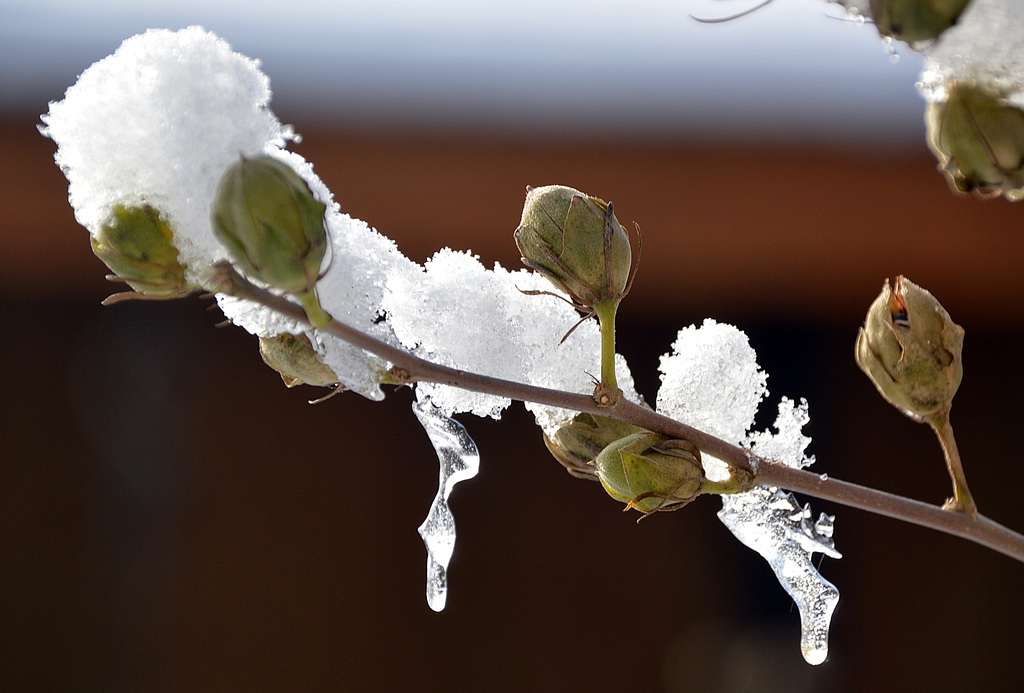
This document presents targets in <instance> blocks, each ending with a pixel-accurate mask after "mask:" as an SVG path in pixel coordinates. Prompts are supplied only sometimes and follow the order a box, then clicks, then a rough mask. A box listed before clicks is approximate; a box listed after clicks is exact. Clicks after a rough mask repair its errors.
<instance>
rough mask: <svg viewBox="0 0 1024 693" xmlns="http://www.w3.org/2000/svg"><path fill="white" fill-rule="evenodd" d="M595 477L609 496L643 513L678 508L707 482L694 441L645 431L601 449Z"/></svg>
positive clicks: (696, 493) (697, 493)
mask: <svg viewBox="0 0 1024 693" xmlns="http://www.w3.org/2000/svg"><path fill="white" fill-rule="evenodd" d="M597 476H598V479H600V481H601V485H602V486H604V490H605V491H607V492H608V495H610V496H611V497H612V498H615V499H616V500H620V501H623V502H624V503H627V506H626V509H627V510H628V509H629V508H636V509H637V510H640V511H641V512H643V513H645V514H650V513H653V512H657V511H659V510H678V509H679V508H681V507H683V506H684V505H686V504H687V503H689V502H690V501H692V500H693V499H694V498H696V497H697V496H698V495H700V492H701V487H702V486H703V485H704V482H705V481H706V479H705V477H704V467H703V466H702V465H701V461H700V450H698V449H697V447H696V446H695V445H694V444H693V443H691V442H689V441H687V440H675V439H672V438H669V437H667V436H663V435H658V434H656V433H648V432H643V433H634V434H633V435H630V436H626V437H625V438H622V439H621V440H617V441H615V442H614V443H611V444H610V445H608V446H607V447H606V448H605V449H604V450H602V451H601V454H599V455H598V456H597Z"/></svg>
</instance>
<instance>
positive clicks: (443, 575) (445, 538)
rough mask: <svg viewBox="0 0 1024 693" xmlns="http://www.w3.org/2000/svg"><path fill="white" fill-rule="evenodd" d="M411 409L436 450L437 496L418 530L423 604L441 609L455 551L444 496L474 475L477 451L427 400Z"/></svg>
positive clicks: (452, 525)
mask: <svg viewBox="0 0 1024 693" xmlns="http://www.w3.org/2000/svg"><path fill="white" fill-rule="evenodd" d="M412 410H413V412H414V413H415V414H416V418H417V419H419V421H420V423H421V424H422V425H423V428H424V430H426V432H427V436H428V437H429V438H430V442H431V443H432V444H433V446H434V450H436V451H437V459H438V462H439V463H440V468H441V471H440V475H439V476H440V480H439V482H438V486H437V495H436V496H434V502H433V503H431V505H430V512H429V513H428V514H427V519H425V520H424V521H423V524H421V525H420V526H419V530H418V531H419V533H420V536H421V537H422V538H423V543H424V544H425V545H426V547H427V604H429V605H430V608H431V609H433V610H434V611H442V610H443V609H444V604H445V601H446V599H447V597H448V562H449V561H451V558H452V552H453V551H454V550H455V518H454V517H453V516H452V511H451V510H450V509H449V508H448V496H449V495H450V494H451V492H452V488H453V487H454V486H455V484H457V483H459V482H460V481H462V480H463V479H472V478H473V477H474V476H476V473H477V471H479V469H480V453H479V451H478V450H477V447H476V443H474V442H473V439H472V438H470V437H469V434H468V433H466V429H465V428H463V427H462V424H460V423H459V422H458V421H456V420H454V419H451V418H449V417H447V416H444V415H443V414H442V413H440V412H439V411H438V409H437V408H436V407H435V406H434V405H433V404H431V402H430V400H429V399H421V400H418V401H416V402H414V403H413V405H412Z"/></svg>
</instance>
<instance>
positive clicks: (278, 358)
mask: <svg viewBox="0 0 1024 693" xmlns="http://www.w3.org/2000/svg"><path fill="white" fill-rule="evenodd" d="M260 356H262V357H263V362H264V363H266V364H267V365H268V366H270V367H271V368H273V369H274V370H275V371H277V372H278V373H280V374H281V379H282V380H284V384H285V386H286V387H295V386H296V385H316V386H319V387H334V386H336V385H337V384H338V376H336V375H335V374H334V371H332V370H331V369H330V368H329V367H328V366H327V365H325V364H324V363H322V362H321V361H320V358H319V357H318V356H317V354H316V351H314V350H313V345H312V344H311V343H310V341H309V338H308V337H306V335H301V334H300V335H293V334H279V335H276V336H274V337H260Z"/></svg>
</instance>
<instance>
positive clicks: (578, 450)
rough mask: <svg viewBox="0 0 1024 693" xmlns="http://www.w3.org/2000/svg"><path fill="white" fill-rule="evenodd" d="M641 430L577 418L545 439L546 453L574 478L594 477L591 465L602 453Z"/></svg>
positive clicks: (594, 418) (601, 419) (609, 421)
mask: <svg viewBox="0 0 1024 693" xmlns="http://www.w3.org/2000/svg"><path fill="white" fill-rule="evenodd" d="M643 431H644V429H642V428H640V427H639V426H634V425H632V424H628V423H624V422H622V421H616V420H615V419H609V418H607V417H604V416H594V415H592V414H577V415H576V416H575V417H574V418H573V420H572V421H571V422H569V423H568V424H566V425H564V426H562V427H561V428H559V429H558V430H557V431H555V432H554V434H552V435H550V436H547V435H545V436H544V444H545V445H546V446H547V448H548V451H550V452H551V454H552V455H553V456H554V458H555V459H556V460H558V461H559V462H560V463H561V464H562V466H563V467H565V468H566V470H567V471H568V472H569V473H570V474H572V475H573V476H575V477H580V478H587V479H593V478H594V477H596V476H597V468H596V467H595V464H594V461H595V460H596V459H597V456H598V455H600V454H601V451H602V450H604V449H605V448H606V447H608V446H609V445H611V444H612V443H614V442H615V441H616V440H619V439H621V438H625V437H626V436H628V435H632V434H634V433H641V432H643Z"/></svg>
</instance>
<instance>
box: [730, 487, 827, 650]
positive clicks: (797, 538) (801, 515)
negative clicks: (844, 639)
mask: <svg viewBox="0 0 1024 693" xmlns="http://www.w3.org/2000/svg"><path fill="white" fill-rule="evenodd" d="M722 501H723V507H722V510H720V511H719V513H718V517H719V519H721V521H722V523H723V524H725V526H726V527H728V528H729V531H731V532H732V533H733V534H734V535H736V538H737V539H739V540H740V541H741V542H743V544H744V545H746V546H748V547H750V548H752V549H753V550H754V551H757V552H758V553H759V554H761V556H762V557H763V558H764V559H765V560H766V561H768V565H770V566H771V568H772V570H773V571H774V572H775V576H776V577H777V578H778V579H779V582H780V583H781V584H782V587H783V588H784V589H785V590H786V592H787V593H789V596H790V597H792V598H793V601H795V602H796V605H797V608H798V609H799V610H800V628H801V636H800V650H801V651H802V652H803V655H804V659H805V660H807V662H808V663H809V664H821V663H822V662H824V661H825V659H826V658H827V657H828V628H829V623H830V622H831V620H832V612H833V611H835V608H836V604H837V603H838V602H839V590H837V589H836V588H835V587H834V586H833V585H832V583H830V582H829V581H827V580H826V579H825V578H823V577H822V576H821V575H820V574H819V573H818V571H817V570H815V568H814V566H813V565H812V563H811V554H813V553H816V552H817V553H823V554H825V555H826V556H831V557H832V558H842V555H841V554H840V553H839V552H838V551H836V548H835V543H834V541H833V539H832V523H833V521H834V519H835V518H833V517H830V516H828V515H825V514H824V513H822V515H821V517H819V518H818V521H817V522H814V523H811V522H810V519H811V508H810V506H809V505H807V506H804V507H803V508H801V507H800V505H799V504H798V503H797V502H796V499H795V498H794V497H793V494H791V493H786V492H784V491H780V490H779V489H776V488H766V487H763V486H762V487H759V488H756V489H754V490H753V491H750V492H748V493H743V494H739V495H736V496H722Z"/></svg>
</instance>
